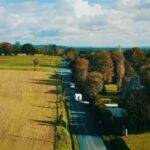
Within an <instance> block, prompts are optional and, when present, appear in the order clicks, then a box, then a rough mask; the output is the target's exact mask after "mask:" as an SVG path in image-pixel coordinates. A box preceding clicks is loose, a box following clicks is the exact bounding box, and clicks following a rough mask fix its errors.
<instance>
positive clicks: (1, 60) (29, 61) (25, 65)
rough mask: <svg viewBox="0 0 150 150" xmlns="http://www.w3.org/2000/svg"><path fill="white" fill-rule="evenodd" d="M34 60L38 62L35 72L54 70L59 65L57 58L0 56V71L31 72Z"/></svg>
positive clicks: (59, 60) (59, 61)
mask: <svg viewBox="0 0 150 150" xmlns="http://www.w3.org/2000/svg"><path fill="white" fill-rule="evenodd" d="M35 58H37V59H38V60H39V62H40V64H39V65H38V66H37V71H49V70H54V69H56V68H57V66H59V65H60V63H61V58H60V57H59V56H44V55H35V56H25V55H18V56H0V70H33V59H35Z"/></svg>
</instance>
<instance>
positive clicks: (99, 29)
mask: <svg viewBox="0 0 150 150" xmlns="http://www.w3.org/2000/svg"><path fill="white" fill-rule="evenodd" d="M3 41H7V42H12V43H14V42H15V41H20V42H21V43H23V44H24V43H33V44H54V43H55V44H57V45H68V46H95V47H103V46H105V47H113V46H118V45H121V46H123V47H125V46H150V0H0V42H3Z"/></svg>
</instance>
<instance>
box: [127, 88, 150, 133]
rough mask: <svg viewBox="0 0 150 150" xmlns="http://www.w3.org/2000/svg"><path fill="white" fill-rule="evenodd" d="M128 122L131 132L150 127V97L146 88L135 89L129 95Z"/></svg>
mask: <svg viewBox="0 0 150 150" xmlns="http://www.w3.org/2000/svg"><path fill="white" fill-rule="evenodd" d="M126 110H127V124H128V126H129V129H130V130H131V132H141V131H146V130H149V129H150V128H149V127H150V111H149V110H150V99H149V97H148V96H147V94H146V93H145V91H144V90H137V91H133V92H132V93H130V94H129V95H128V98H127V103H126Z"/></svg>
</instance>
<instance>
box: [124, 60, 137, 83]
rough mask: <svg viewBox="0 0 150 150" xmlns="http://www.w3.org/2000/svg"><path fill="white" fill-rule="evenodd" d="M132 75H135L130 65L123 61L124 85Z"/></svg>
mask: <svg viewBox="0 0 150 150" xmlns="http://www.w3.org/2000/svg"><path fill="white" fill-rule="evenodd" d="M134 74H135V70H134V68H133V67H132V65H131V64H130V63H129V62H128V61H127V60H126V61H125V75H124V83H126V82H128V81H129V80H130V79H131V77H132V76H133V75H134Z"/></svg>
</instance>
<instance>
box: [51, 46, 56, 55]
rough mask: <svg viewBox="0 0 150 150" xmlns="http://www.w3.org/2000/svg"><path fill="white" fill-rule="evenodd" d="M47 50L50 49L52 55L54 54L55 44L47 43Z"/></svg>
mask: <svg viewBox="0 0 150 150" xmlns="http://www.w3.org/2000/svg"><path fill="white" fill-rule="evenodd" d="M49 50H50V51H51V53H52V55H56V50H57V46H56V44H53V45H49Z"/></svg>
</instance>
